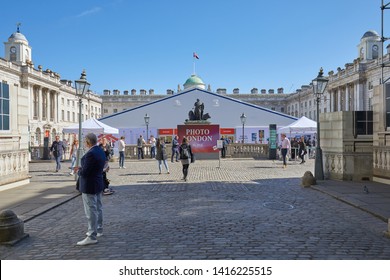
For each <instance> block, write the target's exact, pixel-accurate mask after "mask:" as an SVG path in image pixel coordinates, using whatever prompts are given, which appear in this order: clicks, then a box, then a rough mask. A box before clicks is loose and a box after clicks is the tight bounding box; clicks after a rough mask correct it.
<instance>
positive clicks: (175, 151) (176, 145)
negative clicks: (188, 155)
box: [171, 135, 179, 162]
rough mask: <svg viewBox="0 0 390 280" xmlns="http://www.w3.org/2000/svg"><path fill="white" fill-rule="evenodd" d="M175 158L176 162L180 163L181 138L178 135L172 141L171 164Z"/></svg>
mask: <svg viewBox="0 0 390 280" xmlns="http://www.w3.org/2000/svg"><path fill="white" fill-rule="evenodd" d="M173 158H175V159H176V162H178V161H179V137H178V136H177V135H175V137H173V140H172V155H171V162H173Z"/></svg>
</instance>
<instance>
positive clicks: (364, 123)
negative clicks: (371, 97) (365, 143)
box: [355, 111, 373, 135]
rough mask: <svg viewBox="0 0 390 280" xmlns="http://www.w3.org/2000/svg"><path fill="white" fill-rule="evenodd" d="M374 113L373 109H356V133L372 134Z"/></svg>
mask: <svg viewBox="0 0 390 280" xmlns="http://www.w3.org/2000/svg"><path fill="white" fill-rule="evenodd" d="M372 133H373V113H372V111H355V134H356V135H372Z"/></svg>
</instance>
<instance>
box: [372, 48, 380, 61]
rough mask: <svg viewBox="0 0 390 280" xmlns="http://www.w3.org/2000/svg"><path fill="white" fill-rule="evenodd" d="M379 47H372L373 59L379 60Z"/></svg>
mask: <svg viewBox="0 0 390 280" xmlns="http://www.w3.org/2000/svg"><path fill="white" fill-rule="evenodd" d="M378 49H379V48H378V45H373V46H372V59H376V58H378Z"/></svg>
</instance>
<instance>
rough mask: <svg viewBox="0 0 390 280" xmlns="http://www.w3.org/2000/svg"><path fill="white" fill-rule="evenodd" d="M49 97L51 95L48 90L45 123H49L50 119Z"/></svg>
mask: <svg viewBox="0 0 390 280" xmlns="http://www.w3.org/2000/svg"><path fill="white" fill-rule="evenodd" d="M50 95H51V91H50V90H48V91H47V107H46V116H47V121H48V122H51V119H50V117H51V116H50V107H51V98H50Z"/></svg>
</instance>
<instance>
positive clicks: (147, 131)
mask: <svg viewBox="0 0 390 280" xmlns="http://www.w3.org/2000/svg"><path fill="white" fill-rule="evenodd" d="M144 120H145V124H146V139H145V140H146V141H148V139H149V120H150V117H149V116H148V114H145V117H144Z"/></svg>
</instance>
